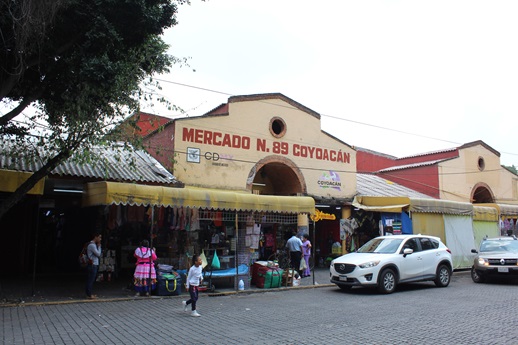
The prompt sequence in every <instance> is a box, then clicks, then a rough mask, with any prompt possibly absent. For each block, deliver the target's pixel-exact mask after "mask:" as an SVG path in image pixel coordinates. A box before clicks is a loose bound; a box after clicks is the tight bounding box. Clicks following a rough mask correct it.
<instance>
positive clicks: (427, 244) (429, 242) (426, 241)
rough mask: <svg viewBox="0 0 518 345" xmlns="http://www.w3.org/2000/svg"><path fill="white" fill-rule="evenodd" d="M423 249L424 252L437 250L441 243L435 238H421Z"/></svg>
mask: <svg viewBox="0 0 518 345" xmlns="http://www.w3.org/2000/svg"><path fill="white" fill-rule="evenodd" d="M420 241H421V247H422V248H423V250H430V249H437V248H439V241H437V240H434V239H433V238H427V237H424V238H420Z"/></svg>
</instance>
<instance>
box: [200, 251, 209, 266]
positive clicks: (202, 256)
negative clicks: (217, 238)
mask: <svg viewBox="0 0 518 345" xmlns="http://www.w3.org/2000/svg"><path fill="white" fill-rule="evenodd" d="M200 258H201V268H205V266H207V265H208V262H207V257H206V256H205V252H204V251H203V250H202V251H201V255H200Z"/></svg>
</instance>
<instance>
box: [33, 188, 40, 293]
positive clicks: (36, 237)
mask: <svg viewBox="0 0 518 345" xmlns="http://www.w3.org/2000/svg"><path fill="white" fill-rule="evenodd" d="M40 198H41V197H40V196H39V195H38V199H37V200H38V207H36V235H35V239H34V262H33V265H32V291H31V294H32V296H34V295H35V290H36V262H37V261H38V237H39V236H38V234H39V232H40Z"/></svg>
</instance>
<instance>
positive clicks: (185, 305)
mask: <svg viewBox="0 0 518 345" xmlns="http://www.w3.org/2000/svg"><path fill="white" fill-rule="evenodd" d="M182 304H183V311H187V302H186V301H182Z"/></svg>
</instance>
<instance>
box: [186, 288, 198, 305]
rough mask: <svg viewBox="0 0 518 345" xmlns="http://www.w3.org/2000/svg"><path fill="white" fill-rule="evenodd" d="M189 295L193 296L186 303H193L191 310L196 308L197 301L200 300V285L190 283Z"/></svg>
mask: <svg viewBox="0 0 518 345" xmlns="http://www.w3.org/2000/svg"><path fill="white" fill-rule="evenodd" d="M189 295H190V296H191V299H190V300H188V301H187V302H186V303H187V304H188V305H189V304H192V307H191V310H192V311H194V310H196V301H197V300H198V287H197V286H192V285H189Z"/></svg>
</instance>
